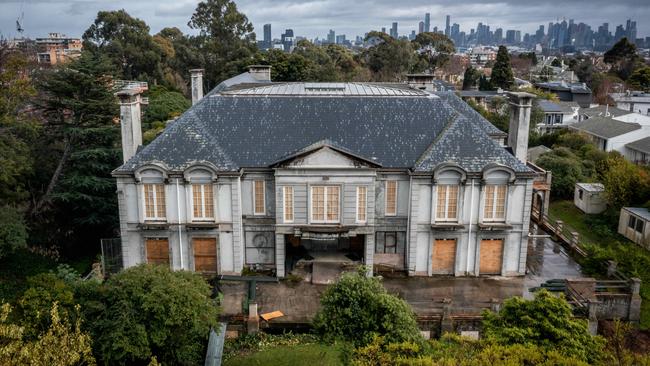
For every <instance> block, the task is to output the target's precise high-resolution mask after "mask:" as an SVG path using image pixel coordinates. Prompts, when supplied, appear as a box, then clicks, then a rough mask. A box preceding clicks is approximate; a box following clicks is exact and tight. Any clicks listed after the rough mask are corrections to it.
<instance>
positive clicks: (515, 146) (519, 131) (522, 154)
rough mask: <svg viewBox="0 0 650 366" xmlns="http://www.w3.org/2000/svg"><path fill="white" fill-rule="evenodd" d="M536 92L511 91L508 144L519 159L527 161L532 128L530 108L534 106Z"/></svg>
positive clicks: (509, 96)
mask: <svg viewBox="0 0 650 366" xmlns="http://www.w3.org/2000/svg"><path fill="white" fill-rule="evenodd" d="M534 98H535V95H534V94H530V93H523V92H509V93H508V99H509V103H510V128H509V132H508V146H510V148H512V152H513V153H514V154H515V156H516V157H517V159H519V160H521V161H522V162H524V163H525V162H526V155H527V153H528V132H529V129H530V110H531V108H532V106H533V99H534Z"/></svg>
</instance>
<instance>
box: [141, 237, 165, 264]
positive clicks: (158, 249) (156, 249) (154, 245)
mask: <svg viewBox="0 0 650 366" xmlns="http://www.w3.org/2000/svg"><path fill="white" fill-rule="evenodd" d="M145 250H146V252H147V263H151V264H162V265H165V266H168V265H169V240H168V239H166V238H147V239H145Z"/></svg>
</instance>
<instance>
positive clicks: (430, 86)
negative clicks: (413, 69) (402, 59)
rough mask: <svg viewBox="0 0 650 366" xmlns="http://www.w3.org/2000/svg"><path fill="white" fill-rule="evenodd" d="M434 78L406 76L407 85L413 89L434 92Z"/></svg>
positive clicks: (430, 76)
mask: <svg viewBox="0 0 650 366" xmlns="http://www.w3.org/2000/svg"><path fill="white" fill-rule="evenodd" d="M434 79H435V77H434V76H433V75H432V74H406V80H407V82H408V85H409V86H410V87H411V88H414V89H420V90H426V91H431V92H433V91H436V90H435V89H436V88H435V86H434V83H433V81H434Z"/></svg>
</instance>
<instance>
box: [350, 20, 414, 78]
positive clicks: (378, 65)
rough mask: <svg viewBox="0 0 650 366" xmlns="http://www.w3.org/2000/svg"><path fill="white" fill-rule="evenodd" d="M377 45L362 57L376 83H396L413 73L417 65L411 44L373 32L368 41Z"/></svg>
mask: <svg viewBox="0 0 650 366" xmlns="http://www.w3.org/2000/svg"><path fill="white" fill-rule="evenodd" d="M370 39H373V40H376V44H375V45H374V46H372V47H369V48H367V49H365V50H364V51H363V54H362V57H363V59H364V61H365V64H366V65H367V67H368V69H369V70H370V72H371V74H372V79H373V80H376V81H395V80H399V79H401V78H402V77H403V76H404V74H406V73H407V72H409V71H411V68H412V67H413V66H414V65H415V51H414V50H413V46H412V44H411V42H409V41H405V40H399V39H394V38H392V37H390V36H388V35H387V34H386V33H381V32H375V31H372V32H370V33H368V36H367V37H366V40H370Z"/></svg>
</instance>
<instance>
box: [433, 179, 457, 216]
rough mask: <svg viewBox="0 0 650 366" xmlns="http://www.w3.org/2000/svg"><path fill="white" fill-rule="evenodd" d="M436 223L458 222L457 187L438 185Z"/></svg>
mask: <svg viewBox="0 0 650 366" xmlns="http://www.w3.org/2000/svg"><path fill="white" fill-rule="evenodd" d="M437 190H438V197H437V198H438V202H437V205H436V221H458V186H457V185H446V184H443V185H438V187H437Z"/></svg>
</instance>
